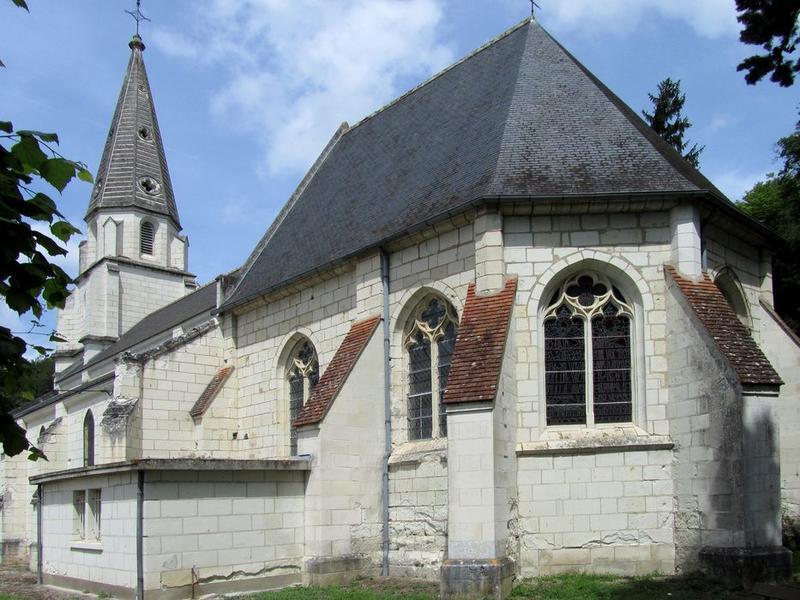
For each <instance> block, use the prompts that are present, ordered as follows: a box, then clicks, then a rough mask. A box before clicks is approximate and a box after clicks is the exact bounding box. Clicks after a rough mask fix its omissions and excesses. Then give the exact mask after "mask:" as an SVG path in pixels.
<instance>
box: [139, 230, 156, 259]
mask: <svg viewBox="0 0 800 600" xmlns="http://www.w3.org/2000/svg"><path fill="white" fill-rule="evenodd" d="M155 233H156V232H155V227H153V224H152V223H151V222H150V221H142V224H141V225H140V226H139V252H141V253H142V254H147V255H149V256H152V255H153V242H154V240H155Z"/></svg>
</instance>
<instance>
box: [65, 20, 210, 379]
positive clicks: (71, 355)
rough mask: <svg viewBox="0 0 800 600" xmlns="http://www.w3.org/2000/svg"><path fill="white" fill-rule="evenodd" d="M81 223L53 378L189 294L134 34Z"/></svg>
mask: <svg viewBox="0 0 800 600" xmlns="http://www.w3.org/2000/svg"><path fill="white" fill-rule="evenodd" d="M128 46H129V47H130V49H131V56H130V60H129V61H128V68H127V70H126V72H125V78H124V80H123V83H122V90H121V92H120V95H119V99H118V100H117V106H116V110H115V111H114V117H113V118H112V120H111V128H110V129H109V132H108V138H107V139H106V144H105V148H104V150H103V156H102V158H101V159H100V167H99V168H98V170H97V177H96V179H95V184H94V189H93V191H92V195H91V198H90V199H89V207H88V209H87V211H86V216H85V217H84V220H85V221H86V224H87V226H88V227H87V232H86V239H85V240H84V241H83V242H81V244H80V246H79V250H80V255H79V267H78V277H77V285H76V288H75V290H74V291H73V293H72V295H71V296H70V297H69V299H68V300H67V304H66V306H65V308H64V309H63V310H61V311H59V314H58V326H57V331H58V333H59V334H60V335H61V337H62V338H65V339H66V341H65V342H63V343H60V344H58V347H57V349H56V352H55V359H56V378H58V374H59V373H61V372H63V371H64V369H66V368H68V367H69V366H71V365H73V364H75V363H76V362H79V361H81V362H83V363H86V362H87V361H88V360H90V359H91V358H92V357H93V356H95V355H96V354H98V353H99V352H101V351H102V350H103V349H104V348H106V347H107V346H109V345H110V344H111V343H113V342H114V341H116V340H117V338H119V336H121V335H122V334H123V333H125V331H127V330H128V329H130V328H131V327H132V326H133V325H134V324H135V323H136V322H138V321H139V320H141V319H142V318H143V317H145V316H146V315H148V314H149V313H151V312H153V311H154V310H157V309H159V308H161V307H162V306H165V305H166V304H169V303H170V302H173V301H174V300H177V299H178V298H180V297H181V296H184V295H185V294H187V293H189V292H191V291H193V290H194V289H195V288H196V287H197V284H196V283H195V280H194V275H192V274H191V273H189V272H188V257H189V254H188V249H189V241H188V238H187V237H186V236H184V235H182V234H181V224H180V219H179V217H178V207H177V204H176V203H175V195H174V193H173V191H172V182H171V181H170V177H169V169H168V168H167V159H166V155H165V153H164V146H163V144H162V142H161V132H160V130H159V127H158V120H157V119H156V111H155V105H154V103H153V95H152V92H151V90H150V84H149V82H148V80H147V72H146V71H145V66H144V60H143V57H142V54H143V52H144V49H145V45H144V43H143V42H142V38H141V37H139V35H138V34H136V35H134V36H133V39H132V40H131V41H130V43H129V44H128Z"/></svg>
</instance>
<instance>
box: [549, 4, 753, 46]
mask: <svg viewBox="0 0 800 600" xmlns="http://www.w3.org/2000/svg"><path fill="white" fill-rule="evenodd" d="M539 15H540V16H539V18H540V19H541V21H542V23H543V24H544V25H545V26H552V27H556V28H563V29H568V30H573V31H584V32H587V33H589V32H610V33H616V34H622V33H626V32H629V31H632V30H633V29H636V28H638V27H639V26H640V25H641V24H642V23H643V22H644V21H645V20H648V19H653V18H654V17H662V18H668V19H676V20H680V21H684V22H686V23H687V24H688V25H689V26H690V27H691V28H692V29H694V31H695V33H697V34H698V35H701V36H703V37H707V38H717V37H720V36H723V35H730V34H735V33H736V32H737V31H738V23H737V21H736V8H735V6H734V2H733V0H603V1H602V2H598V0H561V1H557V2H547V3H546V4H544V5H543V6H542V10H541V11H540V13H539Z"/></svg>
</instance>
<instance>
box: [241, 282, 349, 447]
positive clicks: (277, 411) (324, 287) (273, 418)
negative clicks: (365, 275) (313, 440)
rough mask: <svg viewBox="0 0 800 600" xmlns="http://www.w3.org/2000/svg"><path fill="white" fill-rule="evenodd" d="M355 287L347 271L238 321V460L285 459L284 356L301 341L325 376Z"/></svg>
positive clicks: (275, 300) (253, 310)
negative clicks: (306, 342)
mask: <svg viewBox="0 0 800 600" xmlns="http://www.w3.org/2000/svg"><path fill="white" fill-rule="evenodd" d="M355 282H356V278H355V274H354V271H353V269H352V268H347V269H345V270H343V271H342V272H340V273H339V274H338V275H336V276H333V277H332V278H330V279H326V280H323V281H318V282H316V283H312V284H310V285H309V286H308V287H306V288H304V289H302V290H300V291H297V292H295V293H292V294H290V295H287V296H285V297H281V298H273V299H272V300H271V301H269V302H268V303H265V304H260V305H256V306H254V307H252V308H249V309H248V310H247V311H246V312H244V313H242V314H240V315H238V316H237V319H236V325H235V333H234V335H235V337H236V347H237V349H236V373H235V374H234V376H236V377H237V378H238V386H239V394H238V405H239V416H238V419H239V421H238V423H239V428H238V436H237V438H238V441H237V448H238V451H239V453H240V455H239V457H240V458H264V457H271V458H272V457H277V456H287V455H288V454H289V450H290V447H289V398H288V384H287V378H286V373H287V369H288V360H289V357H288V353H289V352H291V350H292V348H293V347H294V345H295V344H296V342H297V340H298V339H299V336H305V337H306V338H308V339H309V340H310V341H311V342H312V344H313V345H314V348H315V349H316V351H317V357H318V360H319V367H320V373H322V372H323V371H324V370H325V368H326V367H327V365H328V363H329V362H330V360H331V359H332V358H333V355H334V353H335V352H336V349H337V348H338V347H339V344H340V343H341V341H342V340H343V339H344V336H345V335H346V334H347V332H348V331H349V330H350V325H351V320H352V318H351V317H352V313H353V309H354V307H355V304H356V293H355V292H356V287H355Z"/></svg>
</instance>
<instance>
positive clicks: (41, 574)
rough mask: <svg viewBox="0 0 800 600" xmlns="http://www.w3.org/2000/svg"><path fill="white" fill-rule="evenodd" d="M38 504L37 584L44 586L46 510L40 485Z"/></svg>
mask: <svg viewBox="0 0 800 600" xmlns="http://www.w3.org/2000/svg"><path fill="white" fill-rule="evenodd" d="M37 488H38V489H37V490H36V491H37V496H38V500H37V504H38V506H37V507H36V583H38V584H39V585H42V584H43V583H44V571H43V570H42V565H44V561H43V560H42V545H43V544H42V511H43V509H44V486H43V485H42V484H41V483H40V484H39V485H38V486H37Z"/></svg>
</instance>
